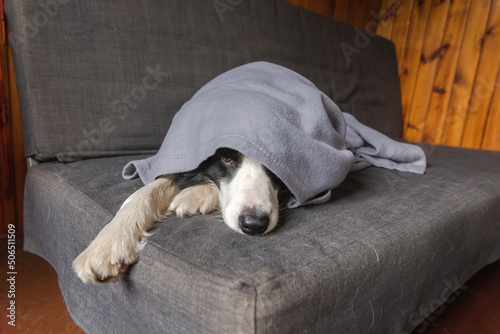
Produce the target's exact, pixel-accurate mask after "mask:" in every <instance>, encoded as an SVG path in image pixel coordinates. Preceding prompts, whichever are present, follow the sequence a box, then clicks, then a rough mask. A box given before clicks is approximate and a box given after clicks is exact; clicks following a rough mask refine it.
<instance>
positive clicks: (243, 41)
mask: <svg viewBox="0 0 500 334" xmlns="http://www.w3.org/2000/svg"><path fill="white" fill-rule="evenodd" d="M5 10H6V14H7V18H8V24H9V28H10V31H11V34H10V38H9V39H10V43H11V45H12V46H13V51H14V61H15V69H16V74H17V85H18V89H19V98H20V105H21V112H22V122H23V132H24V140H25V154H26V155H27V156H32V157H34V158H35V159H37V160H50V159H55V158H56V157H57V158H59V159H60V160H62V161H72V160H75V159H80V158H90V157H100V156H111V155H121V154H135V153H153V152H154V151H155V150H156V149H158V148H159V146H160V144H161V142H162V139H163V136H164V135H165V133H166V131H167V130H168V127H169V125H170V123H171V119H172V117H173V115H174V114H175V113H176V111H177V110H178V109H179V108H180V107H181V106H182V104H183V103H184V102H186V101H187V100H188V99H189V98H190V97H191V96H192V95H193V94H194V93H195V92H196V91H197V90H198V89H199V88H200V87H201V86H203V85H204V84H205V83H206V82H208V81H209V80H210V79H212V78H213V77H215V76H217V75H218V74H220V73H222V72H224V71H226V70H229V69H231V68H234V67H236V66H239V65H242V64H244V63H248V62H252V61H257V60H265V61H269V62H274V63H277V64H280V65H284V66H286V67H289V68H291V69H293V70H295V71H297V72H299V73H300V74H302V75H304V76H305V77H307V78H309V79H310V80H311V81H312V82H314V83H315V84H316V85H317V86H318V87H319V88H320V89H321V90H322V91H323V92H325V93H326V94H327V95H329V96H330V97H331V98H332V99H333V100H334V101H335V102H336V103H337V104H338V105H339V107H340V108H341V109H342V110H343V111H346V112H350V113H352V114H354V115H355V116H356V117H357V118H358V119H359V120H360V121H361V122H364V123H365V124H367V125H370V126H372V127H374V128H375V129H377V130H379V131H382V132H384V133H386V134H387V135H389V136H391V137H400V136H401V101H400V91H399V79H398V73H397V65H396V58H395V54H394V48H393V45H392V43H391V42H389V41H387V40H385V39H383V38H380V37H377V36H374V35H368V34H366V32H363V31H361V30H359V29H357V28H354V27H352V26H349V25H346V24H343V23H341V22H337V21H335V20H333V19H329V18H327V17H323V16H321V15H319V14H315V13H312V12H309V11H306V10H304V9H301V8H298V7H295V6H293V5H291V4H289V3H286V2H284V1H281V0H213V1H212V0H190V1H186V0H162V1H160V0H141V1H137V0H106V1H102V0H86V1H76V0H44V1H39V0H22V1H19V0H6V1H5Z"/></svg>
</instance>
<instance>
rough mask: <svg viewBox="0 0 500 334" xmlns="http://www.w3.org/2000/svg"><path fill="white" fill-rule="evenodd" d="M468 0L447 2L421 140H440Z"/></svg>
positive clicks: (468, 5)
mask: <svg viewBox="0 0 500 334" xmlns="http://www.w3.org/2000/svg"><path fill="white" fill-rule="evenodd" d="M471 1H472V0H466V1H454V2H452V3H451V5H450V11H449V13H448V19H447V21H446V28H445V33H444V36H443V42H442V45H443V48H446V52H443V53H442V54H441V57H440V59H439V64H438V66H437V69H436V76H435V78H434V83H433V84H432V91H431V99H430V102H429V106H428V108H427V110H426V111H423V112H422V113H426V119H425V127H424V129H423V132H422V136H421V138H419V140H421V141H423V142H427V143H440V141H441V137H442V135H443V128H444V122H445V119H446V113H447V110H448V105H449V102H450V97H451V94H450V92H451V90H452V86H453V79H454V77H455V72H456V68H457V62H458V56H459V51H460V48H461V46H462V40H463V35H464V32H465V24H466V22H467V16H468V13H469V7H470V3H471Z"/></svg>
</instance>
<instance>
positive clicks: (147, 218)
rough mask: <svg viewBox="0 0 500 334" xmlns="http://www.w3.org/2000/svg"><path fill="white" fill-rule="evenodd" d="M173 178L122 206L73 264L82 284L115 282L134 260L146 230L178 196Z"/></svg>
mask: <svg viewBox="0 0 500 334" xmlns="http://www.w3.org/2000/svg"><path fill="white" fill-rule="evenodd" d="M175 178H176V176H175V175H169V176H166V177H162V178H159V179H157V180H155V181H154V182H152V183H150V184H148V185H147V186H144V187H142V188H141V189H139V190H137V191H136V192H135V193H133V194H132V195H131V196H130V197H129V198H128V199H127V200H126V201H125V202H124V203H123V205H122V207H121V208H120V210H119V211H118V213H117V214H116V216H115V217H114V218H113V220H112V221H111V222H110V223H109V224H108V225H106V226H105V227H104V228H103V229H102V231H101V232H100V233H99V234H98V235H97V237H96V238H95V239H94V241H92V243H91V244H90V245H89V246H88V247H87V249H86V250H85V251H83V252H82V253H81V254H80V255H79V256H78V257H77V258H76V259H75V260H74V261H73V269H74V270H75V272H76V273H77V274H78V277H80V279H81V280H82V281H83V282H85V283H87V282H93V283H109V282H115V281H117V280H119V279H120V277H121V275H122V274H123V272H124V271H125V270H126V269H127V267H128V265H129V264H131V263H134V262H135V261H136V260H137V257H138V253H139V251H140V250H141V248H142V247H143V246H144V243H145V237H146V236H147V235H148V231H149V230H150V229H151V228H152V227H153V225H154V223H155V222H156V221H158V220H159V219H160V217H161V216H162V215H163V214H164V213H165V212H166V210H167V208H168V207H169V205H170V203H171V202H172V199H173V198H174V197H175V196H176V195H177V194H178V193H179V189H178V188H177V186H176V185H175Z"/></svg>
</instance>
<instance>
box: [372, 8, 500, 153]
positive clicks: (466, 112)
mask: <svg viewBox="0 0 500 334" xmlns="http://www.w3.org/2000/svg"><path fill="white" fill-rule="evenodd" d="M391 7H392V8H394V7H396V8H397V10H396V11H395V12H396V13H395V17H390V18H389V19H388V20H387V22H388V26H383V25H382V24H379V30H378V34H379V35H381V36H383V37H386V38H388V39H391V40H392V41H393V42H394V44H395V48H396V54H397V57H398V61H399V70H400V80H401V94H402V107H403V118H404V136H405V139H408V140H410V141H423V142H428V143H433V144H444V145H453V146H463V147H470V148H483V149H490V150H500V140H498V139H499V137H500V134H499V133H498V131H499V128H500V124H499V120H498V118H499V113H500V111H499V110H498V109H499V108H500V106H499V103H498V102H499V97H498V95H499V94H500V93H498V90H499V89H498V86H499V79H498V78H499V75H500V0H454V1H452V0H384V1H383V3H382V9H381V10H382V11H384V10H386V9H389V8H391Z"/></svg>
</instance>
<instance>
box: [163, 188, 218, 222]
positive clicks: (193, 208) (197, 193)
mask: <svg viewBox="0 0 500 334" xmlns="http://www.w3.org/2000/svg"><path fill="white" fill-rule="evenodd" d="M218 205H219V190H218V189H217V187H216V186H215V185H214V184H198V185H195V186H192V187H189V188H185V189H183V190H182V191H181V192H180V193H179V194H177V196H175V197H174V199H173V200H172V203H171V204H170V206H169V208H168V211H175V214H176V215H177V216H178V217H184V216H194V215H197V214H199V213H201V214H203V215H206V214H208V213H210V212H212V211H214V210H215V209H217V207H218Z"/></svg>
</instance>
